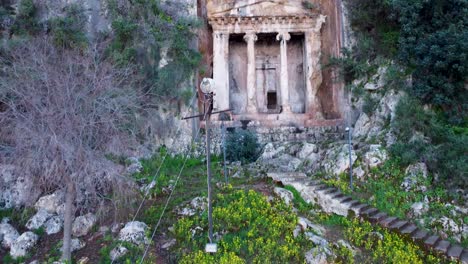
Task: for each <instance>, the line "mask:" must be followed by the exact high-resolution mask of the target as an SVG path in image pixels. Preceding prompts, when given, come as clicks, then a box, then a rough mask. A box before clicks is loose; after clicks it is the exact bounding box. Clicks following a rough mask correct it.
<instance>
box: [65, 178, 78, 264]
mask: <svg viewBox="0 0 468 264" xmlns="http://www.w3.org/2000/svg"><path fill="white" fill-rule="evenodd" d="M75 196H76V195H75V185H74V184H73V182H72V181H71V180H68V184H67V191H66V193H65V213H64V218H65V219H64V223H63V251H62V261H66V262H67V263H71V236H72V223H73V216H74V210H73V208H74V206H73V202H74V201H75Z"/></svg>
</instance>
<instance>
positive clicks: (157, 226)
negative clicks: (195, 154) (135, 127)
mask: <svg viewBox="0 0 468 264" xmlns="http://www.w3.org/2000/svg"><path fill="white" fill-rule="evenodd" d="M207 113H208V111H205V115H204V119H205V118H206V115H207ZM200 131H201V127H200V128H199V129H198V132H197V134H196V136H195V139H196V138H198V136H199V135H200ZM192 149H193V144H191V146H190V147H189V149H188V151H187V154H186V155H185V159H184V163H183V164H182V167H181V168H180V171H179V175H177V178H176V181H175V183H174V187H173V188H172V190H171V193H170V194H169V197H168V198H167V200H166V204H165V205H164V208H163V211H162V214H161V215H160V216H159V219H158V222H157V224H156V226H155V228H154V230H153V233H152V234H151V239H150V240H151V241H153V238H154V236H155V235H156V231H157V230H158V228H159V225H160V224H161V220H162V218H163V216H164V214H165V213H166V209H167V206H168V205H169V202H170V200H171V198H172V195H173V194H174V190H175V189H176V187H177V184H178V183H179V180H180V176H181V175H182V171H183V170H184V169H185V165H186V164H187V160H188V157H189V154H190V152H191V151H192ZM150 245H151V243H150V244H148V245H147V246H146V248H145V252H144V253H143V256H142V257H141V260H140V264H141V263H143V261H144V259H145V258H146V255H147V254H148V250H149V247H150Z"/></svg>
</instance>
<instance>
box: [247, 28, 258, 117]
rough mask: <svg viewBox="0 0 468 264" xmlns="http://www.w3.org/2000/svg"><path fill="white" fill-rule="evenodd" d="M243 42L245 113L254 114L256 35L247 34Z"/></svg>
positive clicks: (255, 104)
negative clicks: (245, 55)
mask: <svg viewBox="0 0 468 264" xmlns="http://www.w3.org/2000/svg"><path fill="white" fill-rule="evenodd" d="M244 40H245V41H246V42H247V112H248V113H256V112H257V103H256V98H255V94H256V92H255V87H256V85H255V84H256V78H255V42H256V41H257V35H256V34H255V33H254V32H248V33H246V34H245V36H244Z"/></svg>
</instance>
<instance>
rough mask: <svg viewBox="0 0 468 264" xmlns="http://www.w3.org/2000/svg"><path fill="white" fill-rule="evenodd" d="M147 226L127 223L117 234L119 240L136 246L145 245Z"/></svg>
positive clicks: (138, 223)
mask: <svg viewBox="0 0 468 264" xmlns="http://www.w3.org/2000/svg"><path fill="white" fill-rule="evenodd" d="M147 229H148V226H147V225H146V224H145V223H143V222H138V221H133V222H128V223H127V224H126V225H125V226H124V228H122V230H120V232H119V240H122V241H127V242H130V243H133V244H136V245H142V244H145V243H147V242H148V241H147V238H146V236H145V233H146V230H147Z"/></svg>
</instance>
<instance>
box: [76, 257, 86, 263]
mask: <svg viewBox="0 0 468 264" xmlns="http://www.w3.org/2000/svg"><path fill="white" fill-rule="evenodd" d="M88 263H89V258H88V257H82V258H80V259H79V260H78V261H77V262H76V264H88Z"/></svg>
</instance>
